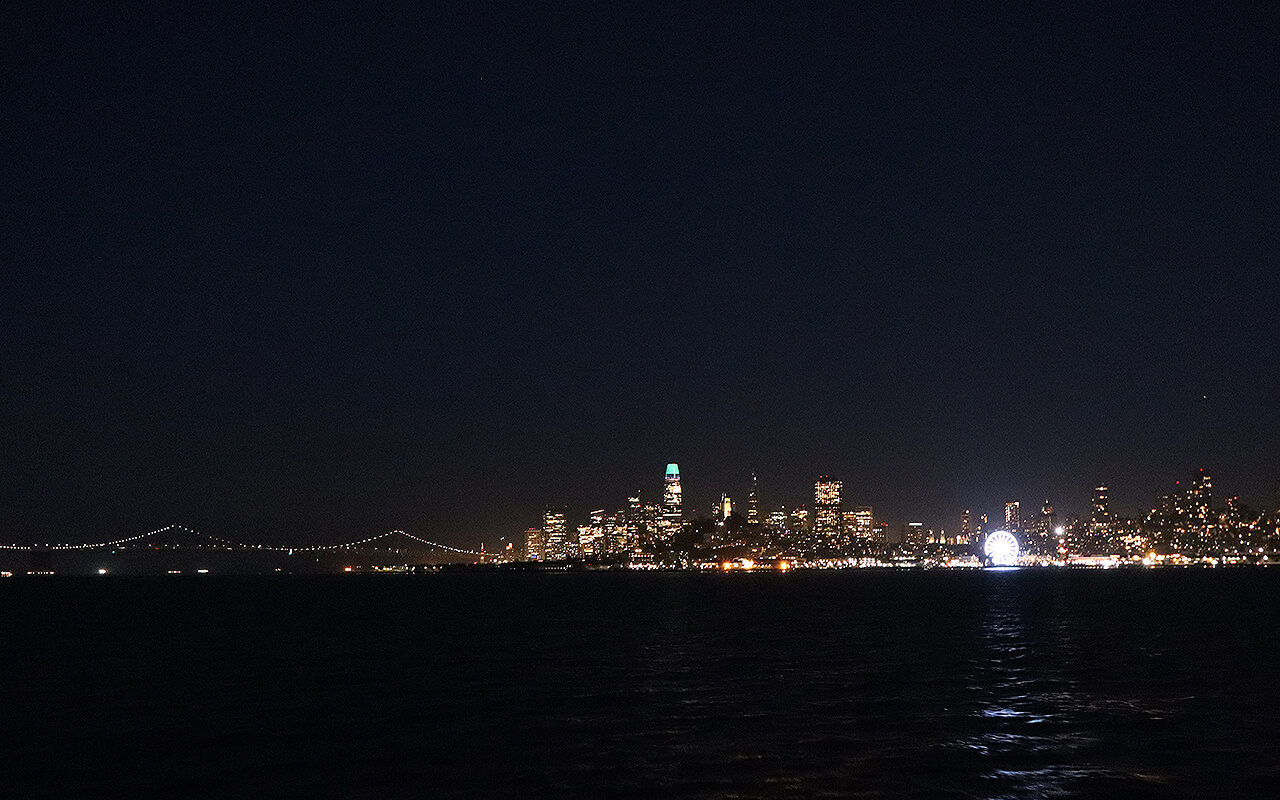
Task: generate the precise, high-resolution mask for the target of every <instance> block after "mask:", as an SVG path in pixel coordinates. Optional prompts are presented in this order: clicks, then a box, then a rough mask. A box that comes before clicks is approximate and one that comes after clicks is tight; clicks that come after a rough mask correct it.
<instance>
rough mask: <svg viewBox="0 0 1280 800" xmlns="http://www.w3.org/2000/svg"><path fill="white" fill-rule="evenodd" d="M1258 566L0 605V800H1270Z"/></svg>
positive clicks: (330, 582)
mask: <svg viewBox="0 0 1280 800" xmlns="http://www.w3.org/2000/svg"><path fill="white" fill-rule="evenodd" d="M1278 609H1280V569H1277V570H1204V571H1172V570H1169V571H1148V572H1118V571H1108V572H1101V571H1099V572H1085V571H1071V572H1066V571H1027V570H1023V571H1014V572H982V573H956V572H941V571H933V572H898V573H892V572H871V571H855V572H840V573H809V574H801V573H793V574H789V575H745V574H738V575H681V574H616V573H615V574H576V575H522V574H512V575H485V574H475V575H433V576H420V577H377V576H369V577H354V578H353V577H333V578H276V579H232V578H217V577H210V576H187V577H175V578H174V579H172V580H169V579H162V578H155V579H126V578H104V579H100V580H93V579H62V578H53V579H47V580H40V579H25V580H23V579H16V578H15V579H10V580H4V581H0V715H2V716H0V719H3V723H0V734H2V738H0V747H2V750H0V759H2V760H0V764H3V768H0V782H2V783H0V794H6V793H14V794H18V795H23V796H59V797H89V796H102V795H106V794H108V793H111V794H120V793H121V792H142V793H147V794H155V793H164V794H167V795H171V796H174V797H192V796H197V797H208V796H226V797H242V796H250V795H265V796H289V795H296V796H308V797H309V796H315V795H316V794H317V793H319V792H324V793H326V794H329V795H337V796H346V797H462V796H481V797H484V796H491V797H554V798H565V797H582V798H587V797H590V798H595V797H618V796H623V797H689V798H694V797H698V798H701V797H742V798H750V797H797V798H799V797H803V798H810V797H982V798H1018V797H1075V796H1081V797H1206V796H1214V797H1236V796H1239V797H1275V796H1280V723H1277V715H1278V714H1280V707H1278V706H1277V700H1278V699H1280V687H1278V682H1280V677H1278V676H1280V645H1278V644H1277V635H1278V634H1280V626H1278V625H1277V623H1278V622H1280V613H1278Z"/></svg>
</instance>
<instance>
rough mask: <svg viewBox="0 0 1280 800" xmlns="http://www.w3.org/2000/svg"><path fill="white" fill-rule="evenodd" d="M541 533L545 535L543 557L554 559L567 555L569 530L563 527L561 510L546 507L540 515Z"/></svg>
mask: <svg viewBox="0 0 1280 800" xmlns="http://www.w3.org/2000/svg"><path fill="white" fill-rule="evenodd" d="M542 534H543V536H544V537H545V538H544V540H543V541H544V542H545V544H544V545H543V558H545V559H547V560H549V561H554V560H560V559H565V558H568V557H569V549H570V548H569V530H568V528H566V527H565V522H564V511H563V510H561V509H555V508H548V509H547V512H546V513H545V514H543V515H542Z"/></svg>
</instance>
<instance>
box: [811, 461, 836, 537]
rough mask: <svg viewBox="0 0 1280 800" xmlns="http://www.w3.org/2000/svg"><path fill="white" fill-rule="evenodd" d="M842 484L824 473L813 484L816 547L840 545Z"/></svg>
mask: <svg viewBox="0 0 1280 800" xmlns="http://www.w3.org/2000/svg"><path fill="white" fill-rule="evenodd" d="M842 488H843V484H841V482H840V481H833V480H831V479H830V478H828V477H827V476H826V475H823V476H822V477H821V478H819V479H818V482H817V483H815V484H814V485H813V542H814V545H815V546H817V547H822V548H832V547H840V545H841V543H842V538H843V537H842V536H841V531H840V490H841V489H842Z"/></svg>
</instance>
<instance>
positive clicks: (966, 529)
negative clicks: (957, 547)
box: [960, 508, 973, 544]
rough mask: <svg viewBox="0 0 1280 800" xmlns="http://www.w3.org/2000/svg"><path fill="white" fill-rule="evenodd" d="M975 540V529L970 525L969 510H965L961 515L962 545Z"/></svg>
mask: <svg viewBox="0 0 1280 800" xmlns="http://www.w3.org/2000/svg"><path fill="white" fill-rule="evenodd" d="M972 538H973V528H972V527H971V526H970V525H969V509H967V508H966V509H965V510H964V513H963V514H961V515H960V539H961V542H960V544H968V543H969V540H970V539H972Z"/></svg>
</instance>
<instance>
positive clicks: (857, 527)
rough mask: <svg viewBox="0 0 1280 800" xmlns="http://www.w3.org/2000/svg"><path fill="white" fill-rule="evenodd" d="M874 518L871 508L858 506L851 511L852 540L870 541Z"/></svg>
mask: <svg viewBox="0 0 1280 800" xmlns="http://www.w3.org/2000/svg"><path fill="white" fill-rule="evenodd" d="M875 526H876V522H875V517H874V516H873V515H872V513H871V506H858V507H857V508H855V509H854V510H853V538H854V539H856V540H858V541H860V542H869V541H871V537H872V535H873V534H874V533H875Z"/></svg>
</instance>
